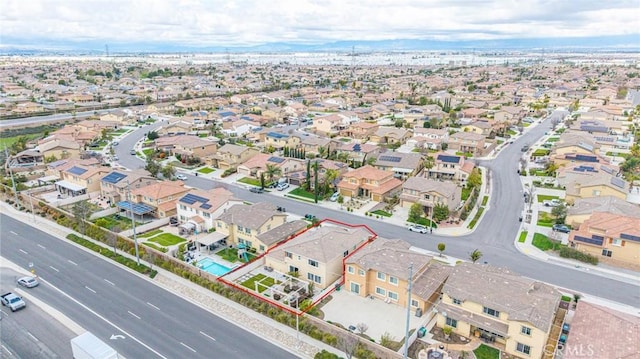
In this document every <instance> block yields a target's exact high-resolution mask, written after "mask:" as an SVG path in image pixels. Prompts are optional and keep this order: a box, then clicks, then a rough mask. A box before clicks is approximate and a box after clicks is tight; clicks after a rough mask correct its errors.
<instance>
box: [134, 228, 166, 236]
mask: <svg viewBox="0 0 640 359" xmlns="http://www.w3.org/2000/svg"><path fill="white" fill-rule="evenodd" d="M160 233H162V230H161V229H154V230H153V231H149V232H147V233H143V234H138V237H141V238H149V237H153V236H155V235H156V234H160Z"/></svg>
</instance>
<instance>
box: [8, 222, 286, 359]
mask: <svg viewBox="0 0 640 359" xmlns="http://www.w3.org/2000/svg"><path fill="white" fill-rule="evenodd" d="M0 219H1V221H2V256H3V257H5V258H7V259H9V260H11V261H12V262H14V263H16V264H18V265H20V266H22V267H24V268H25V269H26V268H27V267H28V263H29V262H32V263H33V264H34V268H35V269H36V273H37V274H38V276H39V277H40V278H41V281H42V282H43V283H44V285H42V286H41V287H40V288H38V290H37V291H35V290H34V291H32V294H33V295H34V296H36V297H38V298H39V299H41V300H43V301H44V302H46V303H48V304H49V305H51V306H52V307H54V308H56V309H57V310H59V311H60V312H62V313H63V314H65V315H67V316H68V317H69V318H70V319H72V320H73V321H75V322H76V323H78V324H79V325H80V326H82V327H83V328H85V329H87V330H89V331H90V332H92V333H94V334H95V335H96V336H98V337H99V338H100V339H102V340H103V341H105V342H107V343H108V344H109V345H111V346H112V347H113V348H115V349H116V350H117V351H118V352H119V353H121V354H122V355H124V356H125V357H127V358H158V357H159V358H212V357H216V358H252V357H256V355H259V356H260V357H264V358H296V356H295V355H293V354H291V353H290V352H288V351H286V350H284V349H282V348H280V347H277V346H275V345H273V344H271V343H269V342H267V341H265V340H263V339H262V338H259V337H257V336H255V335H253V334H251V333H249V332H247V331H245V330H244V329H242V328H240V327H237V326H236V325H234V324H231V323H229V322H227V321H225V320H224V319H221V318H219V317H217V316H215V315H213V314H211V313H210V312H208V311H206V310H204V309H202V308H201V307H199V306H197V305H195V304H193V303H191V302H189V301H187V300H185V299H184V298H181V297H180V296H179V295H174V294H171V293H168V292H167V291H166V290H164V289H162V288H160V287H158V286H156V285H155V284H153V283H152V282H151V281H149V280H147V279H144V278H141V277H140V276H138V275H136V274H133V273H131V272H130V271H128V270H124V269H122V268H120V267H118V266H116V265H114V264H112V263H111V262H110V261H105V260H102V259H100V258H97V257H96V256H94V255H93V254H91V253H87V252H86V251H84V250H82V249H79V248H77V247H76V246H74V245H72V244H69V243H66V242H64V241H61V240H59V239H57V238H55V237H53V236H51V235H49V234H47V233H44V232H42V231H40V230H38V229H36V228H33V227H31V226H29V225H27V224H25V223H22V222H20V221H17V220H15V219H13V218H12V217H8V216H6V215H1V216H0ZM20 314H21V313H20ZM113 335H116V336H122V337H117V339H113V340H112V339H110V338H111V337H112V336H113Z"/></svg>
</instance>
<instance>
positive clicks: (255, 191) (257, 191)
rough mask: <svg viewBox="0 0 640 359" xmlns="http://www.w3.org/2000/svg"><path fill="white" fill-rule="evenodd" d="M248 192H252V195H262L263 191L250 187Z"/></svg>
mask: <svg viewBox="0 0 640 359" xmlns="http://www.w3.org/2000/svg"><path fill="white" fill-rule="evenodd" d="M249 192H253V193H262V192H264V190H263V189H262V188H260V187H251V188H249Z"/></svg>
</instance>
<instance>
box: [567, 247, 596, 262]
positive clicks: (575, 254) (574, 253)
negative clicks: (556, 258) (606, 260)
mask: <svg viewBox="0 0 640 359" xmlns="http://www.w3.org/2000/svg"><path fill="white" fill-rule="evenodd" d="M560 257H562V258H571V259H575V260H579V261H580V262H585V263H589V264H594V265H595V264H598V257H596V256H592V255H591V254H588V253H583V252H580V251H579V250H577V249H574V248H571V247H562V248H560Z"/></svg>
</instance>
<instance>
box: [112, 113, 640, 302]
mask: <svg viewBox="0 0 640 359" xmlns="http://www.w3.org/2000/svg"><path fill="white" fill-rule="evenodd" d="M160 125H161V123H156V124H153V125H150V126H147V127H144V128H142V129H138V130H136V131H135V132H133V133H132V134H130V135H129V136H127V137H126V138H124V139H122V140H120V145H119V146H118V147H117V149H116V151H117V154H118V155H119V157H120V161H119V163H120V164H121V165H123V166H124V167H127V168H130V169H135V168H140V167H143V166H144V162H143V161H142V160H141V159H139V158H137V157H135V156H131V155H129V150H130V149H131V148H133V146H134V144H135V142H136V141H138V140H139V139H140V138H141V137H142V136H143V135H144V133H145V132H148V131H152V130H154V129H156V128H157V127H158V126H160ZM550 128H551V120H550V119H547V120H545V121H544V122H543V123H541V124H538V125H537V126H535V127H533V128H531V129H530V130H528V131H527V132H526V133H525V134H524V135H523V136H521V137H520V138H518V139H517V140H516V141H515V143H513V144H511V145H508V146H507V147H506V148H505V149H503V150H502V151H501V153H500V154H499V155H498V156H497V157H496V158H495V159H493V160H481V161H479V164H480V165H482V166H484V167H485V168H487V169H488V171H489V178H490V188H491V199H490V206H489V209H488V211H486V212H485V214H484V217H483V219H482V221H481V222H479V224H478V226H477V228H476V229H475V231H474V232H473V233H472V234H469V235H465V236H459V237H447V236H438V235H426V236H425V235H421V234H417V233H413V232H409V231H399V230H398V227H397V226H394V225H390V224H386V223H384V222H381V221H378V220H373V219H370V218H368V217H361V216H355V215H352V214H349V213H347V212H344V211H335V210H332V209H329V208H326V207H323V206H317V205H313V204H309V203H306V202H300V201H295V200H291V199H288V198H283V197H276V196H270V195H268V194H254V193H251V192H249V191H248V190H246V189H244V188H240V187H237V186H233V185H229V184H225V183H220V182H216V181H213V180H210V179H206V178H202V177H194V176H190V175H188V176H187V177H188V179H187V181H186V183H187V184H188V185H190V186H193V187H197V188H201V189H210V188H213V187H217V186H224V187H226V188H227V189H229V190H231V191H232V192H233V193H234V194H235V195H236V196H237V197H238V198H241V199H243V200H247V201H252V202H257V201H268V202H272V203H274V204H276V205H278V206H282V207H285V208H287V210H288V211H289V212H293V213H299V214H303V213H314V214H315V215H316V216H318V217H319V218H340V219H341V220H342V221H345V222H349V223H362V224H366V225H368V226H369V227H370V228H372V229H373V230H374V231H376V232H377V233H378V235H380V236H382V237H387V238H398V237H400V238H402V239H404V240H406V241H408V242H410V243H411V244H413V245H415V246H417V247H422V248H425V249H428V250H432V251H435V250H436V246H437V243H439V242H443V243H445V244H446V248H447V254H449V255H452V256H455V257H460V258H468V256H469V253H471V252H472V251H473V250H474V249H476V248H477V249H480V251H482V253H483V257H482V261H486V262H488V263H490V264H493V265H497V266H505V267H508V268H510V269H511V270H513V271H514V272H517V273H520V274H522V275H525V276H528V277H531V278H534V279H538V280H542V281H545V282H548V283H552V284H555V285H557V286H560V287H563V288H569V289H572V290H576V291H578V292H581V293H587V294H591V295H595V296H599V297H603V298H606V299H610V300H614V301H617V302H621V303H625V304H630V305H637V303H638V302H640V287H638V286H637V285H635V284H632V283H628V282H621V281H618V280H614V279H610V278H606V277H603V276H600V275H596V274H593V273H590V272H587V271H585V270H584V269H577V268H567V267H561V266H557V265H554V264H551V263H547V262H541V261H539V260H537V259H533V258H531V257H528V256H526V255H524V254H522V253H520V252H518V251H517V250H516V248H515V247H514V245H513V241H514V238H515V237H516V236H517V235H518V231H519V229H520V223H519V222H518V217H519V215H520V214H521V212H522V210H523V208H524V207H523V206H524V203H523V200H522V185H521V182H520V178H519V175H518V173H517V172H516V170H517V168H518V162H519V159H520V157H521V156H522V152H521V151H520V149H521V147H522V146H523V145H525V144H529V145H530V144H533V143H534V142H535V141H537V140H538V139H539V138H541V137H542V136H543V135H544V133H545V132H547V131H549V130H550Z"/></svg>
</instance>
